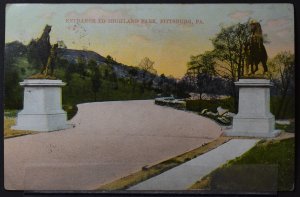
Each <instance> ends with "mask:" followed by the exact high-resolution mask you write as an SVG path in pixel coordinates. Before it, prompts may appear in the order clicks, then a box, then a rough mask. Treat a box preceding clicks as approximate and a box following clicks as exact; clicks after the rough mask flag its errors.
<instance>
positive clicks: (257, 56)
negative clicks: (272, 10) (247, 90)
mask: <svg viewBox="0 0 300 197" xmlns="http://www.w3.org/2000/svg"><path fill="white" fill-rule="evenodd" d="M249 28H250V37H249V39H248V41H247V42H246V44H245V54H246V72H248V71H249V65H251V74H252V75H254V74H255V72H257V71H258V64H259V63H260V62H261V63H262V65H263V69H264V74H265V73H266V72H268V67H267V60H268V55H267V51H266V48H265V46H264V44H263V34H262V29H261V25H260V24H259V22H257V21H255V20H251V21H250V23H249ZM247 74H249V73H247Z"/></svg>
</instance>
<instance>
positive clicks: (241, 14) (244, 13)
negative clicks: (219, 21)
mask: <svg viewBox="0 0 300 197" xmlns="http://www.w3.org/2000/svg"><path fill="white" fill-rule="evenodd" d="M252 13H253V11H235V12H232V13H230V14H228V16H229V17H230V18H232V19H235V20H241V19H243V18H245V17H247V16H250V15H251V14H252Z"/></svg>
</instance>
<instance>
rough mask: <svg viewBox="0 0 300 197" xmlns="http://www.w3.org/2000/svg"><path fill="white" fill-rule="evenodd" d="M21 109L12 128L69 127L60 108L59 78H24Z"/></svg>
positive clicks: (35, 129)
mask: <svg viewBox="0 0 300 197" xmlns="http://www.w3.org/2000/svg"><path fill="white" fill-rule="evenodd" d="M20 84H21V86H23V87H24V104H23V106H24V107H23V110H22V111H21V112H20V113H18V117H17V123H16V125H15V126H13V127H12V129H15V130H30V131H42V132H47V131H56V130H62V129H66V128H70V127H71V125H69V124H68V123H67V113H66V112H65V111H64V110H63V109H62V107H61V106H62V104H61V100H62V95H61V87H62V86H64V85H65V83H63V82H62V81H61V80H49V79H26V80H24V82H21V83H20Z"/></svg>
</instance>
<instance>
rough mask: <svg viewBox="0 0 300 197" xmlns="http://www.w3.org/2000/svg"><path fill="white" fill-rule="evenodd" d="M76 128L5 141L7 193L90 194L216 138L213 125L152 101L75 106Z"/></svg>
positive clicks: (216, 126) (218, 128)
mask: <svg viewBox="0 0 300 197" xmlns="http://www.w3.org/2000/svg"><path fill="white" fill-rule="evenodd" d="M70 122H71V123H74V124H75V128H71V129H66V130H63V131H54V132H49V133H39V134H35V135H26V136H22V137H16V138H10V139H6V140H4V184H5V189H9V190H91V189H96V188H97V187H99V186H100V185H102V184H104V183H107V182H111V181H113V180H115V179H118V178H120V177H122V176H126V175H128V174H130V173H133V172H135V171H138V170H140V169H141V168H142V167H143V166H145V165H148V164H151V163H156V162H159V161H162V160H165V159H167V158H170V157H174V156H177V155H179V154H182V153H184V152H186V151H189V150H192V149H195V148H197V147H199V146H201V145H202V144H204V143H208V142H210V141H213V140H215V139H216V138H218V137H219V136H220V135H221V133H222V131H221V128H220V126H219V125H217V124H216V123H215V122H213V121H211V120H209V119H207V118H204V117H201V116H199V115H196V114H194V113H189V112H184V111H180V110H175V109H172V108H168V107H162V106H157V105H155V104H154V101H153V100H146V101H115V102H98V103H86V104H80V105H78V113H77V115H76V116H75V117H74V118H73V119H72V120H71V121H70Z"/></svg>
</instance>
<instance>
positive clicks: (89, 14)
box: [65, 6, 131, 19]
mask: <svg viewBox="0 0 300 197" xmlns="http://www.w3.org/2000/svg"><path fill="white" fill-rule="evenodd" d="M65 17H66V18H90V19H91V18H130V17H131V15H130V14H129V10H128V9H126V8H121V9H115V10H106V9H104V8H102V7H101V6H96V7H91V8H88V9H86V10H85V11H83V12H77V11H71V12H67V13H66V14H65Z"/></svg>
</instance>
